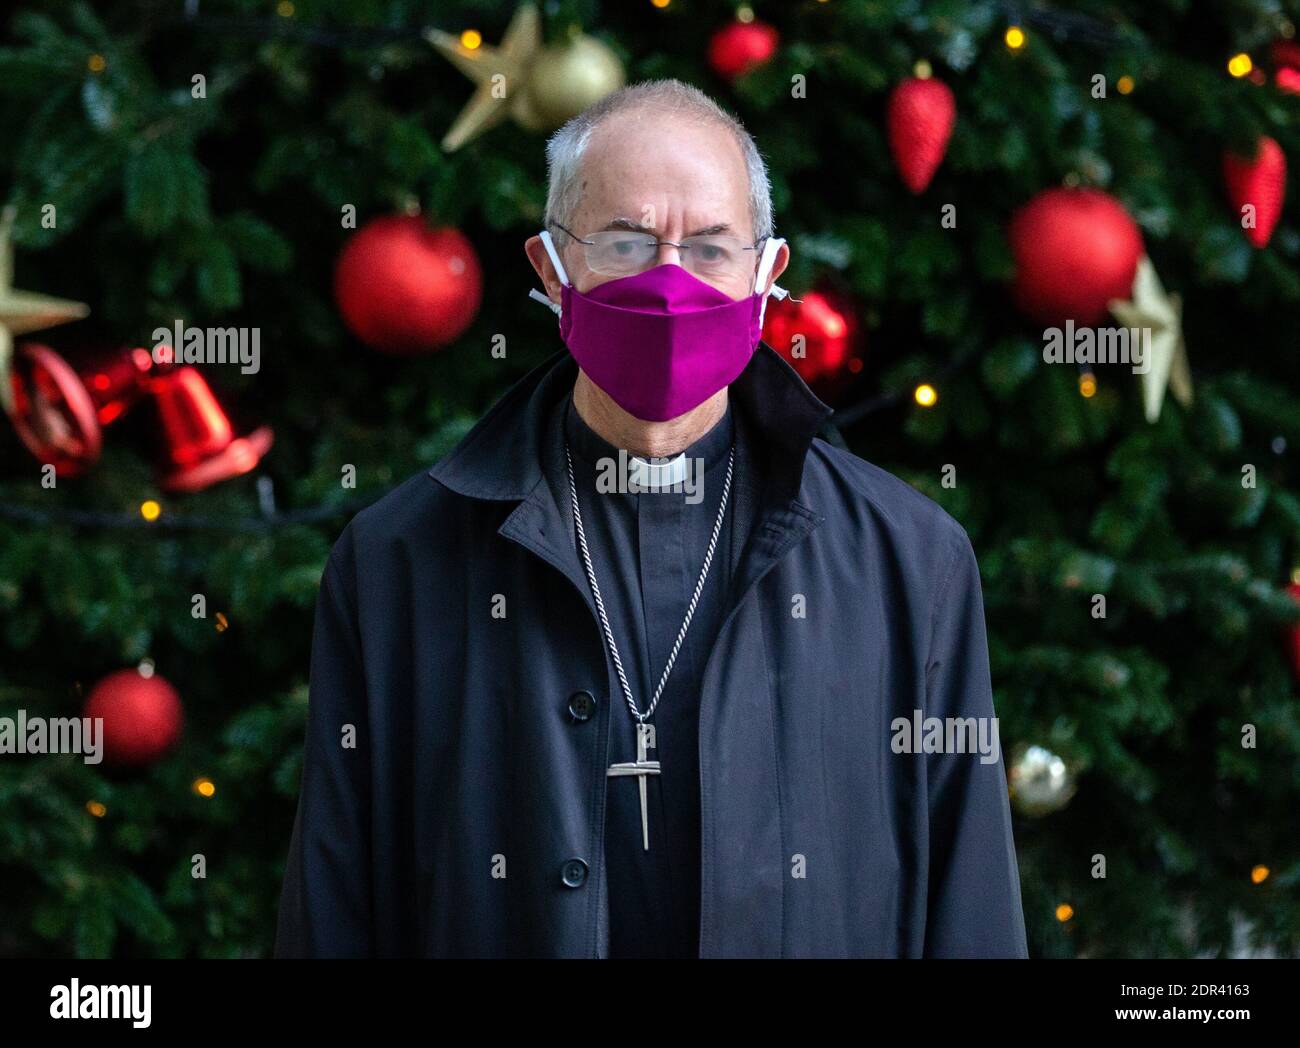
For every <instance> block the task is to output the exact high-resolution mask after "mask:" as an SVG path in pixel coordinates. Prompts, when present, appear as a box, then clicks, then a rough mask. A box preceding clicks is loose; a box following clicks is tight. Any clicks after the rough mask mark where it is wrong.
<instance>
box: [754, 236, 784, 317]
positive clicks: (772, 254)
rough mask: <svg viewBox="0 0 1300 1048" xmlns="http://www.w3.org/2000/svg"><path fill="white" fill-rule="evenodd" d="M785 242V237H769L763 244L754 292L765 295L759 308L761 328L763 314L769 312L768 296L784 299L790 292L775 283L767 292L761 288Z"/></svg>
mask: <svg viewBox="0 0 1300 1048" xmlns="http://www.w3.org/2000/svg"><path fill="white" fill-rule="evenodd" d="M784 243H785V239H784V238H783V237H771V238H769V239H768V241H767V243H766V244H764V245H763V254H762V255H761V256H760V258H759V261H758V272H757V273H756V274H755V275H754V293H755V294H759V295H762V296H763V302H762V305H760V306H759V309H758V325H759V327H760V328H761V327H762V326H763V316H764V314H765V313H766V312H767V296H768V295H771V296H772V297H773V298H776V299H782V298H785V297H786V296H788V295H789V294H790V292H788V291H786V289H785V288H783V287H778V286H777V285H776V284H773V285H772V288H771V290H770V291H768V292H766V293H764V292H762V291H760V290H759V289H760V288H762V287H763V285H764V284H766V283H767V278H768V274H770V273H771V272H772V267H773V266H774V265H776V256H777V255H778V254H779V253H780V251H781V245H782V244H784Z"/></svg>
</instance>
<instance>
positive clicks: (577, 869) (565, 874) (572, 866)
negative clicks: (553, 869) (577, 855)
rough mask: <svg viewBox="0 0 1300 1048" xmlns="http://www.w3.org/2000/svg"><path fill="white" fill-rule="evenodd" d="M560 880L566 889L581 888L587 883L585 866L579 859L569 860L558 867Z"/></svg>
mask: <svg viewBox="0 0 1300 1048" xmlns="http://www.w3.org/2000/svg"><path fill="white" fill-rule="evenodd" d="M560 880H561V881H563V882H564V886H565V887H566V888H581V887H582V886H583V885H584V884H586V883H587V864H586V863H585V862H583V861H582V860H581V859H570V860H569V861H568V862H566V863H565V864H564V865H563V866H561V867H560Z"/></svg>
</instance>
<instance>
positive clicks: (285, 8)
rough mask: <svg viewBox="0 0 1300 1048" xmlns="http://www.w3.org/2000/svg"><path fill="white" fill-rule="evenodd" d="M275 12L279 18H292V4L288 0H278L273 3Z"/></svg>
mask: <svg viewBox="0 0 1300 1048" xmlns="http://www.w3.org/2000/svg"><path fill="white" fill-rule="evenodd" d="M275 13H276V14H277V15H279V16H280V17H281V18H292V17H293V4H292V3H290V0H280V2H279V3H278V4H276V5H275Z"/></svg>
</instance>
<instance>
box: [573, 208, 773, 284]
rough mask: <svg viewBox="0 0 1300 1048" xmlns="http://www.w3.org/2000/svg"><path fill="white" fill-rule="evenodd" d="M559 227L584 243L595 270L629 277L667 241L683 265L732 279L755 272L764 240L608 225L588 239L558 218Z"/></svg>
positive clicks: (707, 276) (698, 272)
mask: <svg viewBox="0 0 1300 1048" xmlns="http://www.w3.org/2000/svg"><path fill="white" fill-rule="evenodd" d="M552 225H554V226H555V228H556V229H559V230H560V231H562V232H563V233H565V234H567V235H568V236H570V237H572V238H573V240H574V241H575V242H576V243H578V244H581V245H582V250H583V253H584V259H583V260H584V261H585V262H586V264H587V268H588V269H590V270H591V271H592V272H593V273H599V274H600V275H601V276H607V277H627V276H631V275H632V274H634V273H640V272H642V271H643V270H646V269H649V268H650V267H651V266H653V265H654V263H655V259H656V258H657V257H658V255H659V248H660V247H661V246H663V245H665V244H666V245H668V246H669V247H675V248H677V250H678V251H680V252H681V256H682V268H683V269H686V270H688V271H689V272H691V273H694V274H695V275H696V276H697V277H700V278H701V279H704V280H710V281H718V280H729V279H731V278H732V277H747V276H750V275H752V274H753V272H754V268H755V266H756V265H757V264H758V263H757V256H756V255H755V254H754V252H755V251H757V250H758V247H759V245H760V244H762V242H763V241H762V240H760V241H758V242H757V243H753V244H751V243H749V242H747V241H744V240H741V239H740V237H733V236H727V235H725V234H722V233H706V234H701V235H700V236H693V237H686V238H685V239H684V240H680V241H678V240H660V239H658V238H657V237H655V236H652V235H651V234H649V233H636V232H632V231H630V230H622V229H604V230H601V231H600V232H598V233H592V234H590V235H589V236H588V237H586V238H585V239H584V238H583V237H580V236H578V235H577V234H576V233H571V232H570V231H569V230H567V229H565V228H564V226H562V225H560V224H559V223H558V222H554V223H552Z"/></svg>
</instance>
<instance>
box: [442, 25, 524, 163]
mask: <svg viewBox="0 0 1300 1048" xmlns="http://www.w3.org/2000/svg"><path fill="white" fill-rule="evenodd" d="M424 38H425V39H426V40H428V41H429V43H431V44H432V45H433V46H434V48H435V49H436V50H437V51H438V52H439V53H440V54H442V55H443V56H444V57H445V58H446V59H447V60H448V61H449V62H451V64H452V65H454V66H455V67H456V68H457V69H459V70H460V71H461V72H462V73H464V74H465V75H466V76H467V77H469V78H470V79H471V80H472V81H474V83H475V85H476V86H475V88H474V94H473V95H472V96H471V97H470V100H469V103H468V104H467V105H466V106H465V108H464V109H462V110H461V112H460V116H458V117H457V118H456V121H455V123H453V124H452V125H451V128H450V129H449V130H448V131H447V133H446V135H444V136H443V139H442V148H443V149H445V150H447V152H449V153H451V152H455V151H456V150H457V149H459V148H460V147H461V146H463V145H464V144H465V143H466V142H468V141H469V140H470V139H472V138H476V137H478V136H479V135H481V134H482V133H483V132H484V131H487V130H488V129H489V128H493V127H496V125H497V124H499V123H501V122H502V121H503V120H505V119H506V117H512V118H513V119H514V120H515V122H516V123H518V124H520V125H521V126H523V127H525V128H528V129H529V130H530V131H538V130H541V126H542V124H541V121H540V120H539V119H538V118H537V115H536V114H535V113H534V112H533V111H532V107H531V105H530V103H529V101H528V92H527V91H526V90H525V87H526V85H527V82H528V71H529V68H530V67H531V66H532V64H533V59H535V58H536V57H537V52H538V51H539V50H541V46H542V22H541V18H540V16H539V15H538V13H537V8H535V7H534V6H533V5H532V4H524V5H523V6H521V7H520V8H519V9H518V10H516V11H515V14H514V17H513V18H511V19H510V25H509V26H507V27H506V33H505V36H504V37H502V39H501V46H500V47H489V46H488V45H487V44H483V43H479V44H478V45H477V46H475V47H468V46H466V44H465V43H464V42H462V40H463V38H462V37H458V36H453V35H452V34H451V33H444V32H443V31H442V30H441V29H428V30H426V31H425V34H424Z"/></svg>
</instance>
